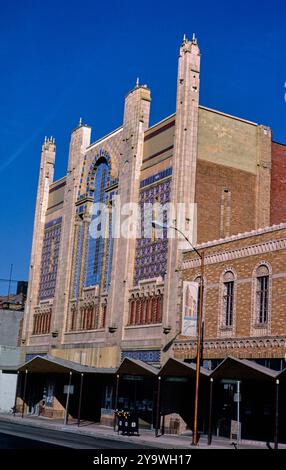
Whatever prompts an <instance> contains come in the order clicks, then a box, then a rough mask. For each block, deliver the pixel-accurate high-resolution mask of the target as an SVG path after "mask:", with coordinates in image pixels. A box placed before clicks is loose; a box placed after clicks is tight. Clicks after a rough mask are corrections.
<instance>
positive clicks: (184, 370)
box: [159, 357, 211, 378]
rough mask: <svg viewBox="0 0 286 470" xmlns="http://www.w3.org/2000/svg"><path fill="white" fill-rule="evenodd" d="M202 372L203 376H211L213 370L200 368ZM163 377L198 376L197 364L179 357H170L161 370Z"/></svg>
mask: <svg viewBox="0 0 286 470" xmlns="http://www.w3.org/2000/svg"><path fill="white" fill-rule="evenodd" d="M200 374H201V376H202V377H203V378H207V377H209V376H210V374H211V371H209V370H207V369H204V368H203V367H201V368H200ZM159 375H160V376H162V377H167V376H169V377H171V376H173V377H190V378H195V376H196V364H193V363H188V362H183V361H180V360H179V359H174V358H172V357H171V358H169V359H168V360H167V361H166V362H165V364H164V365H163V367H162V369H161V370H160V372H159Z"/></svg>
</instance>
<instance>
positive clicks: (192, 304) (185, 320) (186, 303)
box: [182, 281, 200, 336]
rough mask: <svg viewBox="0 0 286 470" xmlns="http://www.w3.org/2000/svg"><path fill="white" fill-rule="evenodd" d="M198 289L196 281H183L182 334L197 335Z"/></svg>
mask: <svg viewBox="0 0 286 470" xmlns="http://www.w3.org/2000/svg"><path fill="white" fill-rule="evenodd" d="M199 289H200V285H199V283H198V282H188V281H184V282H183V314H182V335H183V336H197V323H198V298H199Z"/></svg>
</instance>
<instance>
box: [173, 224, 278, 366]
mask: <svg viewBox="0 0 286 470" xmlns="http://www.w3.org/2000/svg"><path fill="white" fill-rule="evenodd" d="M197 248H198V249H199V250H200V251H201V252H202V251H204V253H205V263H204V266H205V276H204V298H203V320H204V349H203V357H204V359H205V360H210V359H222V358H225V357H226V356H229V355H230V356H236V357H239V358H249V359H275V358H277V359H278V358H279V359H282V360H284V359H285V353H286V334H285V319H286V317H285V315H286V314H285V305H286V294H285V288H286V270H285V266H286V225H285V224H281V225H276V226H272V227H269V228H266V229H260V230H255V231H252V232H247V233H245V234H239V235H236V236H235V235H234V236H232V237H229V238H225V239H224V240H222V239H221V240H218V241H214V242H209V243H205V244H202V245H199V246H197ZM226 273H232V275H233V276H232V278H231V279H233V304H232V316H233V317H232V321H231V325H230V324H229V325H226V324H225V321H224V320H225V315H226V314H227V312H226V305H225V303H224V299H225V292H224V289H225V283H227V280H228V278H227V277H225V275H226ZM199 274H200V260H199V258H198V257H197V256H196V255H195V254H193V253H192V252H188V253H187V252H186V253H185V254H184V259H183V262H182V282H184V281H193V280H194V279H196V278H197V276H198V275H199ZM263 276H265V277H267V278H268V280H267V289H266V291H265V292H266V297H265V298H266V302H265V305H263V306H262V307H263V308H262V310H263V313H264V312H265V314H266V318H263V319H261V318H260V319H259V318H258V317H259V314H260V311H261V305H260V300H261V299H260V298H261V291H260V288H259V282H260V281H259V278H260V279H262V277H263ZM229 279H230V278H229ZM260 320H265V321H260ZM174 355H175V357H177V358H180V359H186V358H194V357H195V356H196V339H195V338H187V337H182V336H178V338H177V340H176V342H175V345H174Z"/></svg>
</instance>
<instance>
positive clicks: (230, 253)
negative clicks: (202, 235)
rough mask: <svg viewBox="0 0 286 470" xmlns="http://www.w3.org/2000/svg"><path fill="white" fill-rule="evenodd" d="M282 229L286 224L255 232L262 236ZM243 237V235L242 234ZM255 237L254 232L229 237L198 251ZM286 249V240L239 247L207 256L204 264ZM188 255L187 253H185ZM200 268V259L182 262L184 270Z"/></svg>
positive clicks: (205, 244) (199, 247)
mask: <svg viewBox="0 0 286 470" xmlns="http://www.w3.org/2000/svg"><path fill="white" fill-rule="evenodd" d="M281 229H286V224H280V225H279V226H278V225H277V226H273V227H269V229H268V230H264V231H263V232H262V231H258V230H257V231H255V232H256V233H255V235H261V234H262V233H270V232H274V231H277V230H281ZM241 235H242V234H241ZM252 235H253V236H254V234H253V233H252V232H248V235H245V236H244V234H243V236H241V237H239V235H237V236H234V237H233V238H232V237H229V238H228V239H223V240H221V241H220V240H216V241H215V242H209V243H204V244H201V245H196V248H197V250H202V249H206V248H211V247H213V246H218V245H221V244H223V243H227V242H230V241H237V240H240V239H242V238H248V237H250V236H252ZM285 248H286V238H285V237H283V238H279V239H277V240H267V241H265V242H260V243H255V244H252V245H249V246H246V247H237V248H232V249H229V250H223V251H221V250H220V251H217V252H214V253H211V254H209V255H206V256H205V260H204V264H205V265H210V264H216V263H223V262H227V261H231V260H234V259H239V258H245V257H247V256H254V255H262V254H265V253H270V252H273V251H278V250H283V249H285ZM185 253H186V252H185ZM198 266H200V259H198V258H193V259H188V260H185V261H183V262H182V269H183V270H184V269H191V268H197V267H198Z"/></svg>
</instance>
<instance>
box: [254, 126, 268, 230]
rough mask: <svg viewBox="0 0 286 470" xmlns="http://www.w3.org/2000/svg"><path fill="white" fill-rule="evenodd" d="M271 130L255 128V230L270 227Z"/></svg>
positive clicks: (262, 127)
mask: <svg viewBox="0 0 286 470" xmlns="http://www.w3.org/2000/svg"><path fill="white" fill-rule="evenodd" d="M271 142H272V135H271V129H270V128H269V127H265V126H257V174H256V221H255V228H260V227H267V226H268V225H270V194H271Z"/></svg>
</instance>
